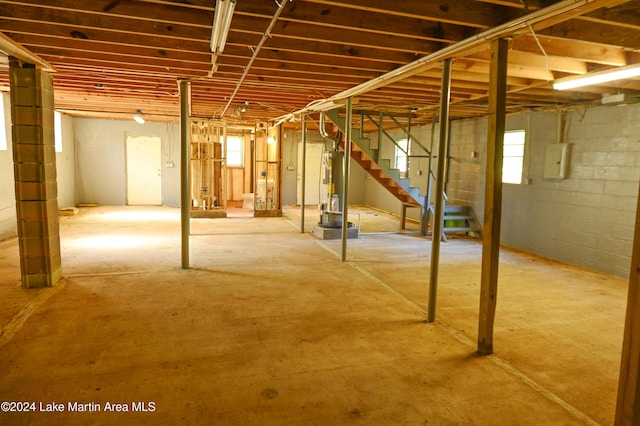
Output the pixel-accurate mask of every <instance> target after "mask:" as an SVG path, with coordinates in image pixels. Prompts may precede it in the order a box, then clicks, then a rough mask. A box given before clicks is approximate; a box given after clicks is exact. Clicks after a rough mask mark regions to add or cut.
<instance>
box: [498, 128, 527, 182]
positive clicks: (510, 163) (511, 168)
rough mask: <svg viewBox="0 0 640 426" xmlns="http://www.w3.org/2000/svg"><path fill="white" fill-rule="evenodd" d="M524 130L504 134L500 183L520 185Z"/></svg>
mask: <svg viewBox="0 0 640 426" xmlns="http://www.w3.org/2000/svg"><path fill="white" fill-rule="evenodd" d="M525 136H526V134H525V131H524V130H514V131H509V132H505V133H504V143H503V150H504V151H503V162H502V182H503V183H513V184H516V185H519V184H521V183H522V167H523V164H524V141H525Z"/></svg>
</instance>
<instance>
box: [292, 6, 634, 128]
mask: <svg viewBox="0 0 640 426" xmlns="http://www.w3.org/2000/svg"><path fill="white" fill-rule="evenodd" d="M627 1H628V0H627ZM621 3H626V1H620V0H561V1H559V2H557V3H554V4H552V5H551V6H548V7H545V8H543V9H540V10H537V11H535V12H532V13H530V14H528V15H526V16H523V17H520V18H518V19H514V20H512V21H509V22H506V23H504V24H502V25H498V26H497V27H493V28H491V29H488V30H486V31H483V32H481V33H479V34H476V35H475V36H472V37H468V38H466V39H464V40H462V41H459V42H458V43H455V44H452V45H450V46H447V47H445V48H444V49H440V50H438V51H437V52H434V53H432V54H430V55H427V56H423V57H422V58H420V59H417V60H415V61H413V62H410V63H408V64H406V65H403V66H401V67H399V68H396V69H395V70H393V71H389V72H388V73H386V74H383V75H381V76H379V77H376V78H374V79H371V80H369V81H367V82H364V83H362V84H359V85H357V86H354V87H352V88H350V89H347V90H345V91H343V92H340V93H337V94H335V95H333V96H331V97H329V98H326V99H319V100H317V101H314V102H311V103H310V104H309V105H307V106H306V107H305V108H303V109H301V110H300V111H296V112H294V113H291V114H287V115H285V116H283V117H280V118H281V119H282V120H283V121H287V120H292V119H294V118H295V117H297V116H299V115H301V114H307V113H309V112H316V111H326V110H329V109H333V108H335V107H337V106H338V102H339V101H341V100H343V99H346V98H349V97H353V96H358V95H361V94H363V93H366V92H369V91H371V90H375V89H379V88H381V87H384V86H387V85H389V84H391V83H395V82H397V81H400V80H403V79H405V78H408V77H411V76H413V75H416V74H418V73H420V72H423V71H426V70H428V69H430V68H432V67H435V66H437V65H438V64H439V62H440V61H443V60H444V59H447V58H453V57H455V56H459V55H462V54H469V53H470V52H471V51H473V49H478V48H482V47H483V45H484V44H485V43H486V42H487V41H490V40H495V39H498V38H504V37H509V36H513V35H515V34H517V33H518V30H526V31H527V32H530V31H531V28H532V26H534V25H536V24H539V23H542V22H544V21H546V20H548V19H552V18H556V17H557V18H558V19H557V20H555V21H553V22H552V23H547V24H546V25H545V27H547V26H549V25H552V24H554V23H559V22H563V21H566V20H568V19H571V18H572V17H574V16H576V15H582V14H584V13H587V12H590V11H592V10H596V9H599V8H602V7H605V6H610V5H613V4H616V5H617V4H621ZM583 6H589V7H588V8H587V9H588V10H584V11H581V12H576V13H570V12H573V11H575V10H576V9H578V8H580V7H583ZM561 15H564V16H561Z"/></svg>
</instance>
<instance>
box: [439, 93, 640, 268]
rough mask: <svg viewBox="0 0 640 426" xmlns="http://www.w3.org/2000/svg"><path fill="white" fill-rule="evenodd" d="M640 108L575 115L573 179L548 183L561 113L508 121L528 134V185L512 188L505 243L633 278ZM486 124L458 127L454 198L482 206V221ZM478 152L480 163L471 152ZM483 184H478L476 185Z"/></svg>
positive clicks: (506, 195) (506, 199) (507, 190)
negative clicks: (549, 150)
mask: <svg viewBox="0 0 640 426" xmlns="http://www.w3.org/2000/svg"><path fill="white" fill-rule="evenodd" d="M639 119H640V105H627V106H623V107H611V106H601V107H593V108H588V109H579V110H576V111H573V112H572V113H571V114H570V117H569V129H568V132H567V139H566V142H567V143H568V144H569V145H570V156H569V173H568V178H567V179H562V180H552V179H544V178H543V168H544V157H545V150H546V147H547V145H548V144H551V143H556V141H557V140H558V135H557V120H558V114H557V113H555V112H528V113H525V114H519V115H514V116H510V117H508V118H507V130H518V129H524V130H526V131H527V142H526V143H527V147H526V150H527V153H526V155H525V165H524V168H525V170H524V179H525V182H524V183H523V184H522V185H510V184H505V185H504V187H503V204H502V244H504V245H506V246H509V247H513V248H517V249H520V250H524V251H528V252H531V253H535V254H538V255H541V256H544V257H547V258H550V259H555V260H559V261H562V262H567V263H571V264H575V265H580V266H583V267H586V268H589V269H593V270H597V271H601V272H605V273H610V274H613V275H617V276H621V277H627V276H628V274H629V265H630V259H631V249H632V242H633V241H632V239H633V229H634V221H635V210H636V201H637V196H638V181H639V179H640V167H639V166H640V136H639V135H638V133H637V124H636V123H637V122H638V120H639ZM485 141H486V120H484V119H478V120H464V121H461V122H455V123H454V124H453V126H452V149H451V155H452V157H453V158H452V160H451V165H450V170H451V172H450V181H449V187H448V194H449V196H450V198H451V199H452V201H453V202H459V203H466V204H470V205H472V206H473V207H474V209H475V211H476V215H477V216H478V217H479V218H480V220H482V217H483V208H484V207H483V197H484V167H485V164H484V161H485ZM474 149H478V157H477V158H476V159H471V158H469V157H470V155H469V151H471V150H474ZM474 182H475V184H474Z"/></svg>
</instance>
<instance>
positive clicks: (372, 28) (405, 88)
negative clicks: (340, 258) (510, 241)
mask: <svg viewBox="0 0 640 426" xmlns="http://www.w3.org/2000/svg"><path fill="white" fill-rule="evenodd" d="M282 1H287V0H282ZM557 3H559V2H558V1H553V0H484V1H479V0H456V1H452V0H450V1H443V0H441V1H430V0H422V1H421V0H394V1H387V0H345V1H331V0H292V1H287V4H286V5H284V7H283V10H282V13H281V15H280V16H279V18H278V19H277V21H276V23H275V25H274V27H273V29H272V31H270V32H269V34H268V36H269V37H268V39H267V40H266V41H265V43H264V46H263V47H262V49H261V50H260V51H259V53H258V55H257V56H256V58H255V61H254V63H253V65H252V67H251V68H250V69H249V71H248V73H247V76H246V79H245V80H244V81H243V82H242V85H241V86H240V88H239V89H238V92H237V95H236V96H235V97H234V98H233V101H232V102H231V104H230V108H229V109H228V111H227V112H226V115H225V118H227V119H228V120H230V121H238V122H244V123H251V122H253V121H254V120H256V119H259V120H267V119H273V118H275V117H279V116H283V115H285V114H288V113H291V112H294V111H299V110H301V109H303V108H304V107H305V106H306V105H308V104H309V103H311V102H314V101H318V100H319V99H325V98H330V97H331V96H334V95H336V94H339V93H341V92H344V91H346V90H348V89H350V88H353V87H355V86H358V85H361V84H363V83H365V82H366V81H369V80H371V79H374V78H377V77H379V76H381V75H384V74H386V73H389V72H391V71H393V70H395V69H398V68H399V67H402V66H404V65H406V64H409V63H412V62H414V61H416V60H418V59H420V58H423V57H425V56H428V55H433V54H434V53H435V52H439V51H441V50H442V49H445V48H447V47H449V46H452V45H455V44H456V43H459V42H460V41H461V40H465V39H468V38H470V37H474V36H476V35H478V34H482V33H483V32H486V31H487V30H490V29H492V28H495V27H499V26H502V25H504V24H505V23H508V22H511V21H514V20H518V19H520V18H522V17H523V16H527V15H529V14H531V13H535V12H536V11H538V10H540V9H544V8H545V7H549V6H553V5H555V4H557ZM214 8H215V0H92V1H86V0H9V1H0V32H2V33H3V34H4V35H5V36H6V37H8V38H9V39H10V40H12V41H13V42H15V43H17V44H19V45H21V46H23V47H24V48H26V49H28V50H29V51H31V52H33V53H34V54H35V55H38V56H39V57H40V58H42V60H43V61H46V63H48V64H50V65H51V66H52V67H53V68H54V69H55V72H53V76H54V82H55V91H56V92H55V93H56V96H55V101H56V108H57V109H60V110H63V111H66V112H68V113H71V114H74V115H77V116H88V117H112V118H128V117H130V116H131V115H132V114H134V113H135V111H136V110H138V109H140V110H142V111H143V114H144V115H145V117H146V118H147V119H151V120H153V119H155V120H172V121H175V120H177V119H178V115H179V99H178V85H177V81H178V80H183V79H188V80H191V81H192V108H193V113H194V115H198V116H205V117H217V116H219V115H220V113H221V112H222V111H224V109H225V106H226V105H227V104H228V103H229V99H230V96H231V95H232V93H233V92H234V89H235V88H236V84H237V82H238V81H239V79H240V78H241V76H242V74H243V72H244V71H245V69H246V67H247V64H248V62H249V60H250V58H251V56H252V54H253V49H255V47H256V46H257V45H258V43H259V42H260V40H261V38H262V37H263V35H264V34H265V31H266V29H267V27H268V26H269V23H270V22H271V20H272V17H273V16H274V13H275V12H276V10H277V9H278V4H277V3H276V2H275V1H274V0H237V5H236V8H235V14H234V17H233V20H232V26H231V31H230V33H229V36H228V39H227V45H226V48H225V50H224V52H223V53H222V54H221V55H220V56H219V57H218V58H217V64H218V68H217V71H216V72H214V73H213V74H211V76H210V77H208V75H209V74H210V71H211V52H210V43H209V42H210V38H211V30H212V24H213V16H214ZM510 33H511V34H507V35H508V36H509V37H510V43H509V48H510V50H509V65H508V111H510V112H515V111H520V110H524V109H540V108H542V109H555V108H561V107H564V106H566V105H576V104H585V105H588V104H593V103H597V102H598V101H599V99H600V98H601V96H602V94H608V93H619V92H626V93H629V94H630V95H631V96H632V97H633V96H637V95H638V94H640V80H638V79H636V80H626V81H619V82H615V83H609V84H608V85H603V86H595V87H589V88H583V89H576V90H573V91H566V92H559V91H554V90H553V89H552V87H551V82H552V81H553V80H554V79H558V78H562V77H566V76H570V75H576V74H584V73H586V72H589V71H592V70H597V69H601V68H607V67H613V66H623V65H628V64H633V63H640V0H626V1H625V0H593V1H589V2H586V4H585V5H583V6H581V7H578V8H577V9H576V10H575V11H574V12H571V13H566V14H561V15H559V16H558V17H555V18H554V19H551V20H545V21H544V22H541V23H539V24H536V25H532V26H525V27H524V28H522V27H520V28H514V29H513V31H510ZM488 49H489V47H488V42H487V43H480V44H478V46H476V47H475V48H474V49H472V50H469V51H466V52H463V54H460V55H458V56H456V57H455V59H454V61H453V72H452V88H451V93H452V103H451V118H452V119H459V118H465V117H477V116H483V115H485V114H486V102H487V90H488V72H489V50H488ZM440 73H441V69H440V64H439V63H438V62H434V63H430V64H428V66H425V67H424V68H423V69H421V71H420V72H419V73H415V74H412V75H410V76H406V77H403V78H402V79H400V80H399V81H394V82H393V83H391V84H388V85H385V86H383V87H380V88H377V89H375V90H371V91H368V92H366V93H362V94H360V95H358V97H357V104H356V108H358V109H366V110H370V111H386V112H391V113H398V114H405V115H406V113H408V112H410V111H411V112H414V113H415V118H414V123H417V124H420V123H426V122H430V120H431V116H432V115H433V114H434V113H436V112H437V111H438V104H439V98H440ZM0 85H3V86H5V87H6V86H7V85H8V73H7V65H6V64H1V63H0ZM244 102H248V103H249V108H248V109H247V110H246V112H244V113H242V114H240V113H238V112H239V108H236V107H237V106H240V105H242V104H243V103H244Z"/></svg>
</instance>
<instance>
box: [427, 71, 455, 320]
mask: <svg viewBox="0 0 640 426" xmlns="http://www.w3.org/2000/svg"><path fill="white" fill-rule="evenodd" d="M440 96H441V97H440V136H439V137H440V139H439V141H438V163H437V166H438V169H437V176H436V189H435V197H436V203H435V204H436V207H435V211H434V213H433V229H432V230H431V231H432V232H431V268H430V271H429V305H428V307H427V322H434V321H435V320H436V298H437V294H438V269H439V266H440V241H441V240H442V227H443V225H444V224H443V217H444V173H445V165H446V163H445V162H446V159H447V152H446V150H447V146H448V143H447V142H448V139H449V98H450V97H451V58H449V59H445V60H444V61H443V62H442V87H441V92H440ZM431 154H432V155H433V151H432V152H431Z"/></svg>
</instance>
